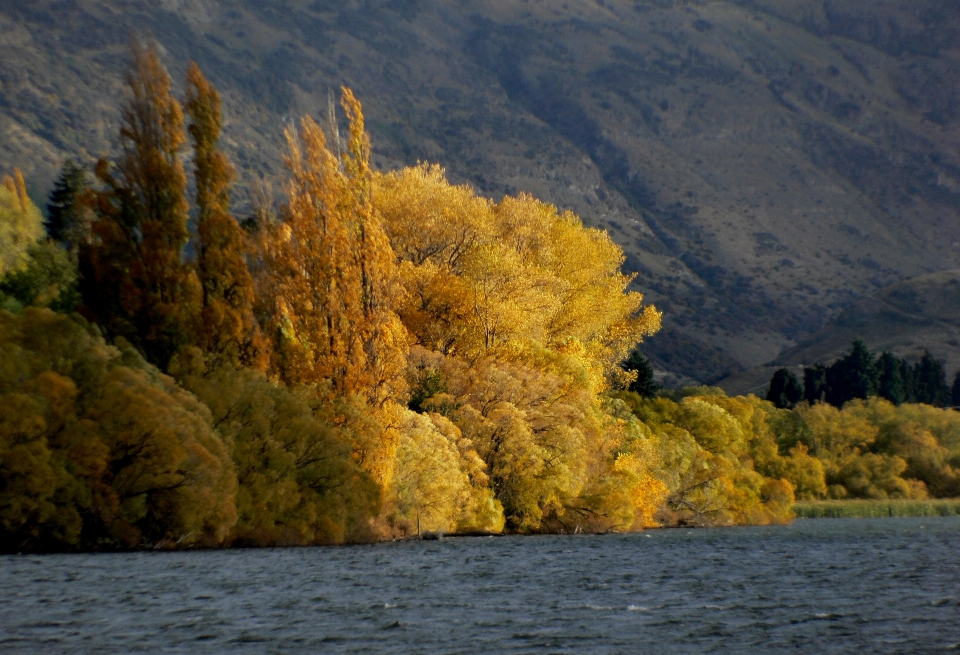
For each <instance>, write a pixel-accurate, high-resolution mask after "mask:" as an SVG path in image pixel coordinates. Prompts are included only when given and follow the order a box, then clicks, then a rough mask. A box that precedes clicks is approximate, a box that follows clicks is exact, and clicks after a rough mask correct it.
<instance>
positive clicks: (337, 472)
mask: <svg viewBox="0 0 960 655" xmlns="http://www.w3.org/2000/svg"><path fill="white" fill-rule="evenodd" d="M213 359H214V357H213V356H211V355H204V354H203V353H202V352H201V351H199V350H197V349H190V350H188V351H185V352H183V353H181V355H180V356H179V357H178V358H177V359H176V360H175V361H174V362H173V364H172V365H171V372H172V373H173V374H174V375H175V376H176V377H177V379H178V380H179V382H180V384H181V385H182V386H183V387H184V388H185V389H188V390H190V391H192V392H193V393H195V394H196V395H197V397H198V398H199V399H200V400H202V401H203V402H204V403H205V404H206V405H207V406H208V407H209V408H210V412H211V415H212V420H213V425H214V426H215V428H216V430H217V432H218V433H219V435H220V436H221V438H222V439H223V441H224V443H227V444H229V445H230V448H231V451H232V455H233V461H234V463H235V465H236V475H237V481H238V483H239V487H238V490H237V495H236V503H237V514H238V520H237V524H236V527H235V528H234V532H233V534H234V537H235V543H238V544H242V545H307V544H322V543H341V542H343V541H348V540H353V541H355V540H358V539H365V538H368V535H367V533H366V530H367V529H368V522H369V519H370V517H372V516H374V515H375V514H376V512H377V510H378V503H379V500H380V495H379V490H378V488H377V486H376V484H375V483H374V482H373V480H372V478H371V477H370V476H369V475H368V474H367V473H365V472H363V471H362V470H361V469H360V467H359V466H358V465H357V463H356V461H354V459H353V458H352V457H351V450H352V445H351V444H352V443H353V441H354V440H355V439H357V437H358V435H356V434H353V433H355V432H356V431H358V430H360V429H363V427H362V422H360V423H358V422H357V421H347V420H344V417H349V416H350V415H351V413H358V412H359V413H361V414H362V413H363V408H362V407H359V408H358V407H354V408H350V407H347V406H346V405H347V404H349V402H350V401H349V400H341V401H338V402H336V403H330V402H323V401H321V400H320V398H322V397H324V396H325V395H326V394H324V393H318V390H317V389H315V388H312V387H309V386H302V387H284V386H282V385H280V384H278V383H276V382H274V381H272V380H269V379H268V378H267V377H266V376H264V375H263V373H261V372H260V371H257V370H255V369H249V368H240V367H235V366H220V367H216V368H212V369H210V368H208V363H209V361H211V360H213ZM338 417H340V418H339V419H338ZM375 427H379V426H375Z"/></svg>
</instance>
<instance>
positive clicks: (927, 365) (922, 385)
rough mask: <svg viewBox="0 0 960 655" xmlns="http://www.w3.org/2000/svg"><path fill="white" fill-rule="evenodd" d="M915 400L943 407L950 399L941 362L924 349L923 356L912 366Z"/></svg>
mask: <svg viewBox="0 0 960 655" xmlns="http://www.w3.org/2000/svg"><path fill="white" fill-rule="evenodd" d="M913 377H914V387H915V402H918V403H924V404H926V405H933V406H934V407H944V406H946V405H947V403H948V402H949V400H950V390H949V389H948V388H947V379H946V373H945V372H944V370H943V362H940V361H938V360H936V359H934V357H933V355H931V354H930V353H929V352H927V351H924V353H923V357H921V358H920V361H919V362H917V363H916V365H915V366H914V367H913Z"/></svg>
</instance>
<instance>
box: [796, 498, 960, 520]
mask: <svg viewBox="0 0 960 655" xmlns="http://www.w3.org/2000/svg"><path fill="white" fill-rule="evenodd" d="M793 511H794V513H795V514H796V515H797V518H801V519H852V518H861V519H879V518H886V517H891V516H911V517H921V516H960V500H958V499H951V500H818V501H809V502H799V503H797V504H796V505H794V508H793Z"/></svg>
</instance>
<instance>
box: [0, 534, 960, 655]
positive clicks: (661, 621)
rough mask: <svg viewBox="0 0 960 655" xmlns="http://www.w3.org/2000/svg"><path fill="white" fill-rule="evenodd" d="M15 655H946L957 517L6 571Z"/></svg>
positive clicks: (55, 560) (251, 553)
mask: <svg viewBox="0 0 960 655" xmlns="http://www.w3.org/2000/svg"><path fill="white" fill-rule="evenodd" d="M0 585H2V589H3V593H2V597H0V652H2V653H5V654H13V653H71V654H75V653H123V654H126V653H431V654H436V653H710V652H715V653H817V654H819V653H858V654H862V653H942V652H945V651H948V650H951V649H960V645H958V644H960V517H946V518H922V519H916V518H913V519H834V520H830V519H827V520H800V521H796V522H795V523H794V524H793V525H790V526H778V527H762V528H723V529H719V528H718V529H700V530H660V531H649V532H645V533H641V534H631V535H606V536H590V535H582V536H580V535H578V536H533V537H501V538H494V537H486V538H457V539H453V538H447V539H443V540H441V541H422V542H412V541H407V542H397V543H384V544H377V545H371V546H349V547H341V548H302V549H268V550H223V551H194V552H150V553H125V554H98V555H45V556H33V555H22V556H4V557H0Z"/></svg>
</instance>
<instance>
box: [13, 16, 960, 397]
mask: <svg viewBox="0 0 960 655" xmlns="http://www.w3.org/2000/svg"><path fill="white" fill-rule="evenodd" d="M131 33H135V34H140V35H146V36H149V37H151V38H153V39H155V40H156V41H157V43H158V44H159V45H160V46H161V47H162V50H163V56H164V59H165V61H166V62H167V65H168V67H169V68H170V70H171V72H172V73H173V74H174V75H175V77H177V78H182V74H183V71H184V70H185V67H186V65H187V64H188V62H189V60H190V59H195V60H196V61H197V62H198V63H199V64H200V65H201V67H202V68H203V69H204V71H205V72H206V73H207V74H208V76H209V77H210V78H211V80H212V81H214V83H215V84H217V86H218V87H219V88H220V90H221V92H222V93H223V95H224V100H225V109H226V112H227V124H226V126H225V136H226V139H225V142H226V143H225V145H226V148H227V150H228V152H229V154H230V156H231V157H232V159H233V160H234V162H235V163H236V164H237V166H238V167H239V168H240V169H241V175H242V184H241V186H240V188H239V189H238V191H240V193H239V194H238V195H239V201H240V203H239V204H240V206H241V207H242V206H244V204H245V203H246V204H247V205H248V204H249V201H248V200H247V199H246V191H247V190H253V189H255V190H256V193H258V194H260V195H264V194H265V195H266V196H268V197H269V196H270V195H271V194H270V192H269V189H267V191H266V192H264V189H263V187H264V186H265V185H264V184H262V183H261V179H262V178H266V179H268V180H269V179H278V176H279V175H280V174H281V170H282V165H281V158H282V151H281V145H282V139H281V132H282V129H283V127H284V125H285V124H287V122H288V121H289V120H290V119H291V118H292V117H295V116H297V115H300V114H303V113H307V112H309V113H313V114H315V115H316V114H322V113H323V112H324V111H325V108H326V106H327V94H328V91H329V90H331V89H336V88H337V87H338V86H339V85H340V84H347V85H349V86H351V87H352V88H353V89H354V90H355V91H356V92H357V94H358V96H359V97H360V98H361V100H362V101H363V102H364V105H365V111H366V114H367V119H368V126H369V129H370V130H371V133H372V138H373V143H374V149H375V151H376V153H377V162H376V163H377V164H378V165H379V166H380V167H382V168H390V167H395V166H399V165H403V164H409V163H414V162H415V161H417V160H430V161H435V162H439V163H442V164H443V165H445V166H446V167H447V169H448V172H449V173H450V175H451V177H452V178H453V179H455V180H457V181H468V182H470V183H471V184H473V185H474V186H475V187H477V188H478V190H480V191H481V192H483V193H486V194H488V195H491V196H493V197H499V196H500V195H502V194H504V193H516V192H519V191H529V192H531V193H533V194H535V195H537V196H539V197H541V198H544V199H546V200H549V201H551V202H554V203H556V204H558V205H561V206H564V207H569V208H571V209H573V210H574V211H576V212H578V213H579V214H580V215H581V216H582V217H583V218H584V220H585V221H586V222H587V223H588V224H591V225H594V226H597V227H601V228H605V229H608V230H610V232H611V235H612V236H613V237H614V238H615V239H616V240H617V241H618V242H619V243H620V244H621V245H622V246H623V247H624V249H625V252H626V253H627V262H626V267H627V268H628V269H629V270H632V271H635V272H637V273H638V277H637V280H636V282H635V284H636V286H637V287H638V288H639V289H640V290H642V291H644V292H645V293H647V296H648V299H650V300H652V301H654V302H656V303H657V305H658V306H659V307H660V308H661V309H664V310H665V312H666V315H665V318H666V329H665V330H664V332H663V333H662V334H661V335H658V336H657V337H654V338H653V339H651V340H650V342H649V343H648V344H647V345H646V350H647V352H648V353H649V354H651V355H652V356H653V358H654V360H655V362H656V363H657V364H658V365H659V366H660V367H662V368H666V369H668V370H670V371H672V372H674V373H676V374H681V375H684V376H687V377H689V378H694V379H698V380H703V381H706V380H714V379H717V378H720V377H723V376H724V375H725V374H727V373H730V372H735V371H737V370H739V369H742V368H749V367H752V366H756V365H759V364H762V363H764V362H767V361H770V360H771V359H773V358H774V357H776V356H777V354H778V353H779V352H780V351H781V350H784V349H789V348H790V347H792V346H794V345H795V344H796V343H798V342H800V341H802V340H803V339H804V338H805V337H807V336H808V335H810V334H812V333H814V332H815V331H816V330H817V329H818V328H820V327H821V326H823V325H825V324H826V323H827V322H828V321H829V320H830V319H831V318H833V317H835V316H836V315H837V314H838V313H839V312H840V311H841V310H842V309H843V308H845V307H847V306H849V305H850V304H851V303H852V302H854V301H856V300H857V299H858V298H860V297H863V296H865V295H868V294H869V293H871V292H873V291H876V290H877V289H880V288H883V287H885V286H887V285H889V284H891V283H894V282H896V281H898V280H902V279H905V278H910V277H914V276H917V275H921V274H925V273H929V272H934V271H937V270H943V269H951V268H954V267H956V266H957V265H960V260H958V256H960V221H958V218H960V116H958V115H957V114H958V111H960V109H958V108H960V95H958V94H960V84H958V82H960V7H958V6H957V5H956V4H955V3H950V2H945V1H941V2H935V1H932V0H919V1H907V0H900V1H892V0H881V1H878V2H874V3H870V5H869V6H864V3H860V2H856V1H855V0H827V1H818V2H815V1H813V0H755V1H747V0H742V1H740V2H734V1H729V2H719V1H715V2H712V1H700V2H692V1H691V2H671V1H669V0H657V1H650V2H626V1H617V0H603V1H600V0H598V1H597V2H561V1H539V2H538V1H535V0H528V1H524V0H496V1H494V2H490V1H488V2H479V1H478V0H462V1H460V0H457V1H454V0H370V1H366V2H358V1H352V2H351V1H339V0H338V1H334V0H268V1H264V0H260V1H257V0H160V1H159V2H148V1H146V0H34V1H33V2H30V3H23V2H20V1H19V0H0V135H2V138H0V168H4V169H6V168H9V167H10V166H13V165H20V166H21V167H23V168H24V170H25V172H26V173H27V174H28V178H29V179H30V180H31V183H32V184H33V185H34V188H35V194H34V195H42V194H44V193H45V192H46V190H47V189H48V188H49V186H50V184H51V181H52V179H53V177H54V176H55V174H56V170H57V168H58V166H59V163H60V161H61V160H62V159H63V158H64V157H66V156H75V157H79V158H81V159H85V160H89V159H91V158H92V157H96V156H99V155H101V154H105V153H109V152H112V151H114V150H115V147H114V145H113V144H114V139H115V137H114V135H115V134H116V131H117V105H118V100H119V98H121V97H122V95H123V87H122V76H123V70H124V65H125V59H126V42H127V40H128V35H129V34H131ZM274 195H279V193H278V192H276V191H275V192H274ZM958 352H960V350H958Z"/></svg>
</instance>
